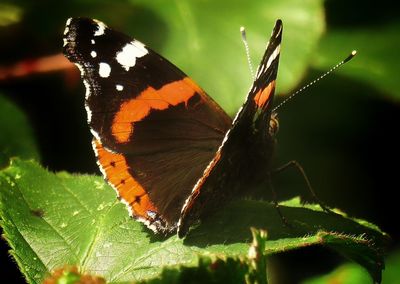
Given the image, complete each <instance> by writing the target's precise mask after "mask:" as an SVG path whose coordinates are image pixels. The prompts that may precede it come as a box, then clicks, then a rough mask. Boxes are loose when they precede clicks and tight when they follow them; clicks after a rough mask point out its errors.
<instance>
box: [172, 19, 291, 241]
mask: <svg viewBox="0 0 400 284" xmlns="http://www.w3.org/2000/svg"><path fill="white" fill-rule="evenodd" d="M282 29H283V26H282V21H280V20H278V21H277V22H276V24H275V27H274V29H273V31H272V35H271V38H270V41H269V43H268V44H267V48H266V51H265V53H264V56H263V58H262V60H261V63H260V65H259V67H258V70H257V74H256V78H255V80H254V83H253V86H252V87H251V89H250V92H249V94H248V96H247V99H246V101H245V103H244V104H243V106H242V108H241V109H240V110H239V111H238V113H237V115H236V117H235V119H234V121H233V125H232V127H231V129H230V130H229V131H228V132H227V133H226V135H225V137H224V140H223V143H222V144H221V145H220V147H219V148H218V150H217V152H216V154H215V156H214V158H213V159H212V161H211V162H210V163H209V164H208V166H207V168H206V170H205V172H204V174H203V176H202V177H201V179H200V180H199V181H198V182H197V184H196V186H195V187H194V188H193V190H192V193H191V195H190V196H189V197H188V199H187V200H186V202H185V205H184V207H183V208H182V213H181V217H180V219H179V225H178V235H179V236H180V237H183V236H184V235H185V234H186V233H187V231H188V229H189V227H190V225H191V224H192V223H193V222H195V221H196V220H198V219H199V218H201V217H202V216H203V215H205V214H208V213H209V212H210V211H213V210H214V208H219V207H220V205H221V204H222V203H223V202H222V201H223V200H227V199H229V198H231V197H232V196H233V195H239V194H243V192H242V191H243V189H246V188H248V187H249V183H250V182H252V181H254V180H258V179H259V178H260V177H261V178H262V177H266V176H267V172H268V171H269V170H270V162H271V158H272V154H273V149H274V145H275V138H274V131H273V130H272V129H271V127H270V122H271V112H272V101H273V97H274V91H275V80H276V76H277V72H278V63H279V54H280V44H281V40H282Z"/></svg>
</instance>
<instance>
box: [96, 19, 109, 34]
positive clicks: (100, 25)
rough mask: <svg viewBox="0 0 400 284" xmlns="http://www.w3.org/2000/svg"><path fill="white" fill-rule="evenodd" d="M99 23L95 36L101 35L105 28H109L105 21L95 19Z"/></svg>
mask: <svg viewBox="0 0 400 284" xmlns="http://www.w3.org/2000/svg"><path fill="white" fill-rule="evenodd" d="M94 21H95V22H96V24H97V30H96V31H95V32H94V36H101V35H103V34H104V31H105V29H106V28H107V26H106V25H105V24H104V23H103V22H100V21H98V20H94Z"/></svg>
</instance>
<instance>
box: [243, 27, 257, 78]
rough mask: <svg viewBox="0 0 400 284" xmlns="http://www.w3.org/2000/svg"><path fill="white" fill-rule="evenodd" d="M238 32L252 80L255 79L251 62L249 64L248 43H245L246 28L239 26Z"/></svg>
mask: <svg viewBox="0 0 400 284" xmlns="http://www.w3.org/2000/svg"><path fill="white" fill-rule="evenodd" d="M240 33H241V35H242V41H243V44H244V49H245V50H246V57H247V64H248V65H249V69H250V73H251V77H252V78H253V80H255V77H254V69H253V64H251V59H250V50H249V45H248V44H247V37H246V29H245V28H244V27H240Z"/></svg>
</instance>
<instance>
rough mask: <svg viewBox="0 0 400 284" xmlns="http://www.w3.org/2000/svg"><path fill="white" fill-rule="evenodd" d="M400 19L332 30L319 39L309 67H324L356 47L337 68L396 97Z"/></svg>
mask: <svg viewBox="0 0 400 284" xmlns="http://www.w3.org/2000/svg"><path fill="white" fill-rule="evenodd" d="M399 30H400V22H399V21H397V22H392V23H389V24H386V25H383V26H367V27H363V28H348V27H346V29H336V30H332V31H329V33H327V35H326V36H325V37H323V38H322V40H321V44H320V48H319V49H318V54H317V56H316V59H315V61H313V62H314V64H313V67H315V68H318V69H322V70H328V68H330V67H331V66H333V65H335V64H336V63H337V62H339V60H340V59H341V58H340V56H342V57H343V58H344V57H345V56H346V55H347V54H349V53H350V52H351V51H352V50H354V49H356V50H357V51H358V55H357V57H356V58H354V59H353V61H352V62H351V63H349V64H348V65H346V67H345V68H343V69H342V70H340V73H341V74H345V75H347V76H349V77H352V78H354V79H356V80H359V81H362V82H365V83H366V84H368V85H370V86H371V87H374V88H376V89H378V90H380V91H381V92H382V93H383V94H386V95H388V96H390V97H391V98H392V99H396V100H399V99H400V88H399V83H398V76H396V75H395V74H398V67H399V64H398V62H400V54H399V52H398V51H399V49H400V37H399V36H398V34H399Z"/></svg>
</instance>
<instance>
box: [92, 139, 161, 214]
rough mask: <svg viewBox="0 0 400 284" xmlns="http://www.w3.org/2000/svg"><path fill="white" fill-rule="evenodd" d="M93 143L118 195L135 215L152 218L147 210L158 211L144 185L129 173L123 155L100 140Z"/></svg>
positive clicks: (101, 164) (104, 170) (102, 166)
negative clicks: (109, 148) (104, 145)
mask: <svg viewBox="0 0 400 284" xmlns="http://www.w3.org/2000/svg"><path fill="white" fill-rule="evenodd" d="M93 145H94V148H95V151H96V154H97V158H98V161H99V163H100V166H101V168H102V169H103V173H105V175H106V177H107V180H108V182H109V183H110V184H111V185H112V186H113V187H114V189H115V190H116V191H118V195H119V196H120V197H121V198H122V199H123V200H124V201H126V203H127V205H129V207H130V209H131V210H132V213H133V215H134V216H135V217H142V218H145V219H150V218H149V216H148V214H147V213H148V212H147V211H153V212H157V208H156V207H155V206H154V204H153V203H152V202H151V201H150V199H149V196H148V195H147V193H146V191H145V190H144V189H143V187H142V186H141V185H140V184H139V183H138V182H137V181H136V180H135V179H134V178H133V177H132V175H131V174H130V173H129V166H128V164H127V163H126V160H125V158H124V156H123V155H121V154H117V153H112V152H110V151H108V150H107V149H105V148H104V147H103V146H102V144H101V142H100V141H99V140H94V141H93Z"/></svg>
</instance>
